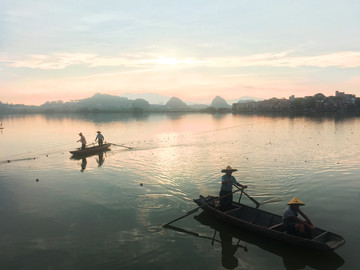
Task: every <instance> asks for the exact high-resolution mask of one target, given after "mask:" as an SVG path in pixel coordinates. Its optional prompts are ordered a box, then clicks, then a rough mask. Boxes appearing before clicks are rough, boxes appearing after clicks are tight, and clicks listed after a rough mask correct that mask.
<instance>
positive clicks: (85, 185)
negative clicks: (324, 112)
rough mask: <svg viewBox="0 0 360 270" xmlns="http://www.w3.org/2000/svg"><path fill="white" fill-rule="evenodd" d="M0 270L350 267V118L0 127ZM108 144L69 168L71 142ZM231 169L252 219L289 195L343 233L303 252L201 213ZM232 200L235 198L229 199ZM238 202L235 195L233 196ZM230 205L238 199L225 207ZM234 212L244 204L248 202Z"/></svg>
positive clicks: (354, 180)
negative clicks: (199, 203)
mask: <svg viewBox="0 0 360 270" xmlns="http://www.w3.org/2000/svg"><path fill="white" fill-rule="evenodd" d="M0 121H1V122H2V123H3V127H4V129H3V130H1V131H0V132H1V133H0V139H1V140H0V214H1V222H0V269H37V270H38V269H251V270H253V269H350V270H352V269H354V270H355V269H359V268H358V265H359V259H358V254H357V253H358V250H359V248H360V218H359V206H360V188H359V187H360V184H359V176H360V161H359V155H360V140H359V137H360V136H359V135H360V118H336V117H329V118H326V117H323V118H306V117H295V118H289V117H264V116H240V115H231V114H225V115H209V114H185V115H181V114H169V115H164V114H150V115H127V114H122V115H121V114H120V115H119V114H97V115H88V116H84V115H83V116H81V115H75V116H69V115H66V116H43V115H27V116H2V117H1V119H0ZM97 130H101V131H102V133H103V135H104V136H105V141H107V142H111V143H115V144H117V145H121V144H124V145H126V146H129V147H132V149H127V148H125V147H121V146H112V147H111V151H108V152H105V153H103V154H102V155H94V156H90V157H87V158H84V159H74V158H71V155H70V153H69V151H70V150H73V149H75V148H76V147H78V146H79V143H77V142H76V141H77V140H78V139H79V136H78V133H79V132H83V134H84V135H85V136H86V138H87V140H88V143H89V144H92V143H93V142H94V139H95V136H96V131H97ZM227 165H231V166H232V167H235V168H237V169H238V171H237V172H236V173H234V176H235V177H236V178H237V180H238V181H240V182H241V183H243V184H246V185H248V190H247V191H248V193H249V194H250V195H252V196H253V197H254V198H256V199H257V200H258V201H260V202H263V203H264V204H263V205H262V206H261V208H262V209H264V210H267V211H272V212H275V213H278V214H282V212H283V210H284V209H285V207H286V204H287V202H288V201H289V200H290V199H291V198H292V197H294V196H297V197H299V198H300V199H301V200H302V201H304V202H305V203H306V206H304V207H303V210H304V211H305V212H306V213H307V214H308V216H309V217H310V218H311V219H312V220H313V222H314V223H315V225H317V226H318V227H321V228H324V229H328V230H330V231H333V232H335V233H338V234H340V235H342V236H343V237H344V238H345V239H346V241H347V242H346V244H345V245H344V246H342V247H340V248H339V249H338V250H336V252H334V253H326V254H323V253H318V252H309V251H306V250H304V249H299V248H295V247H291V246H286V245H284V244H281V243H279V242H276V241H271V240H268V239H264V238H260V237H258V236H256V235H253V234H251V233H248V232H246V231H239V230H235V229H234V228H232V227H229V226H227V225H225V224H223V223H221V222H218V221H216V220H214V219H212V218H210V217H208V216H207V215H205V214H204V213H202V211H198V212H196V213H195V214H193V215H191V216H188V217H186V218H184V219H182V220H179V221H177V222H175V223H173V225H175V226H177V227H179V228H181V231H180V230H178V231H176V230H170V229H163V228H162V227H161V225H162V224H164V223H167V222H169V221H171V220H173V219H175V218H177V217H179V216H181V215H183V214H185V213H186V212H187V211H189V210H192V209H194V208H195V207H196V205H195V204H194V203H193V201H192V199H193V198H197V197H198V196H199V195H200V194H203V195H217V194H218V192H219V188H220V177H221V173H220V171H221V169H223V168H225V167H226V166H227ZM237 196H238V195H237ZM235 197H236V196H235ZM236 199H237V197H236ZM242 202H245V203H248V204H252V202H251V201H249V200H247V199H246V198H243V199H242Z"/></svg>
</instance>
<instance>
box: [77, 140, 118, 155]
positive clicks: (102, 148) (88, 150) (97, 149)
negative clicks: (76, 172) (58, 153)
mask: <svg viewBox="0 0 360 270" xmlns="http://www.w3.org/2000/svg"><path fill="white" fill-rule="evenodd" d="M110 146H111V143H104V144H103V145H96V146H91V147H86V148H85V149H81V148H78V149H77V150H73V151H70V153H71V154H73V155H74V156H86V155H91V154H96V153H99V152H102V151H106V150H109V147H110Z"/></svg>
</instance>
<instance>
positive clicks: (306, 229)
mask: <svg viewBox="0 0 360 270" xmlns="http://www.w3.org/2000/svg"><path fill="white" fill-rule="evenodd" d="M302 205H305V204H304V203H303V202H302V201H300V200H299V199H298V198H296V197H294V198H293V199H292V200H291V201H290V202H289V203H288V207H287V208H286V209H285V212H284V214H283V222H284V226H285V230H286V231H287V232H288V233H290V234H294V235H297V236H301V237H306V238H309V239H311V236H312V231H313V230H315V227H314V225H313V224H312V222H311V220H310V219H309V218H308V217H307V216H306V215H305V214H304V212H303V211H301V210H300V206H302ZM298 214H300V215H301V216H302V217H303V218H304V219H305V220H302V219H300V218H298Z"/></svg>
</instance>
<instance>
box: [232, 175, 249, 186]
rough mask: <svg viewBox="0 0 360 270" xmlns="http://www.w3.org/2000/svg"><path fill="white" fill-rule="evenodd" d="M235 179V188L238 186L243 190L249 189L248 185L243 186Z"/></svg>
mask: <svg viewBox="0 0 360 270" xmlns="http://www.w3.org/2000/svg"><path fill="white" fill-rule="evenodd" d="M233 179H234V181H232V182H233V184H234V185H235V186H237V187H239V188H241V189H245V188H247V185H242V184H240V183H239V182H238V181H236V179H235V177H233Z"/></svg>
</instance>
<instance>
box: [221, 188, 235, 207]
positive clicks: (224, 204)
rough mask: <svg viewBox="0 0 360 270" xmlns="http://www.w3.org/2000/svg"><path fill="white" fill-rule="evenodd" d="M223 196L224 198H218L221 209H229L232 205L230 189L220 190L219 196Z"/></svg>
mask: <svg viewBox="0 0 360 270" xmlns="http://www.w3.org/2000/svg"><path fill="white" fill-rule="evenodd" d="M227 194H229V195H227ZM225 195H227V196H225ZM222 196H225V197H224V198H221V199H220V208H221V210H224V211H226V210H229V209H231V206H232V201H233V194H232V191H225V190H220V197H222Z"/></svg>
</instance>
